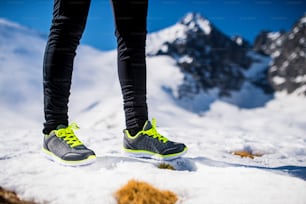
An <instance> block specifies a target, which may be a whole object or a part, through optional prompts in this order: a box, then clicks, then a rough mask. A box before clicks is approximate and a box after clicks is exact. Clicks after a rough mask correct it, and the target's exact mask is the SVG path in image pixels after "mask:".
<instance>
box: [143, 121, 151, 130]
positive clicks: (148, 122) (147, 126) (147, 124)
mask: <svg viewBox="0 0 306 204" xmlns="http://www.w3.org/2000/svg"><path fill="white" fill-rule="evenodd" d="M151 128H152V124H151V122H150V121H147V122H146V123H145V124H144V126H143V130H144V131H146V130H150V129H151Z"/></svg>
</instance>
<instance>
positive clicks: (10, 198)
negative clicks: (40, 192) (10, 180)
mask: <svg viewBox="0 0 306 204" xmlns="http://www.w3.org/2000/svg"><path fill="white" fill-rule="evenodd" d="M0 203H1V204H34V203H33V202H28V201H23V200H20V199H19V198H18V196H17V195H16V193H15V192H12V191H8V190H5V189H3V188H2V187H1V186H0Z"/></svg>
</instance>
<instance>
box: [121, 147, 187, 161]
mask: <svg viewBox="0 0 306 204" xmlns="http://www.w3.org/2000/svg"><path fill="white" fill-rule="evenodd" d="M122 151H123V153H124V154H125V155H127V156H129V157H136V158H149V159H154V160H158V161H170V160H174V159H177V158H180V157H182V156H183V155H184V154H186V153H187V151H188V148H187V147H185V148H184V150H183V151H182V152H178V153H175V154H168V155H161V154H157V153H155V152H150V151H146V150H132V149H127V148H124V147H123V148H122Z"/></svg>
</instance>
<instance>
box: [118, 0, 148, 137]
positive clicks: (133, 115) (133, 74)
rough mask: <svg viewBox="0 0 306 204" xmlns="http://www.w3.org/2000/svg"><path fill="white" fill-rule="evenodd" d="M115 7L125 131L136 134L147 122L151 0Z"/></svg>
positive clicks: (123, 2) (127, 1)
mask: <svg viewBox="0 0 306 204" xmlns="http://www.w3.org/2000/svg"><path fill="white" fill-rule="evenodd" d="M112 6H113V12H114V18H115V25H116V37H117V43H118V75H119V80H120V85H121V90H122V95H123V102H124V112H125V118H126V128H127V129H128V130H129V131H130V132H131V134H135V133H137V132H138V131H139V130H141V129H142V127H143V125H144V124H145V122H146V121H147V120H148V111H147V102H146V59H145V43H146V34H147V30H146V26H147V11H148V1H147V0H112Z"/></svg>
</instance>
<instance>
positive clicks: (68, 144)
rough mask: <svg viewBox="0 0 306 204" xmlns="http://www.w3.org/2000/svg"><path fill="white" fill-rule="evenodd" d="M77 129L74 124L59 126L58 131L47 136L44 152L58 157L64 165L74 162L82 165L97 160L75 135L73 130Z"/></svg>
mask: <svg viewBox="0 0 306 204" xmlns="http://www.w3.org/2000/svg"><path fill="white" fill-rule="evenodd" d="M77 128H78V127H77V125H76V124H74V123H73V124H71V125H69V126H68V127H64V126H58V128H57V130H53V131H51V133H50V134H49V135H45V137H44V142H43V151H44V152H45V153H47V154H49V156H52V157H57V158H56V159H59V160H60V161H62V162H64V163H65V161H67V162H69V161H72V162H80V164H81V163H82V162H83V161H84V162H85V161H86V160H87V159H93V158H95V153H94V152H93V151H92V150H90V149H88V148H87V147H86V146H85V145H84V144H83V143H82V142H81V141H80V140H79V139H78V138H77V136H76V135H75V134H74V131H73V129H77ZM85 163H86V162H85ZM75 164H77V163H75Z"/></svg>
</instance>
